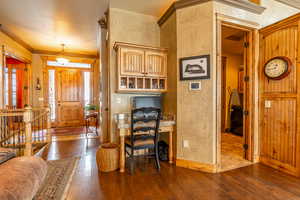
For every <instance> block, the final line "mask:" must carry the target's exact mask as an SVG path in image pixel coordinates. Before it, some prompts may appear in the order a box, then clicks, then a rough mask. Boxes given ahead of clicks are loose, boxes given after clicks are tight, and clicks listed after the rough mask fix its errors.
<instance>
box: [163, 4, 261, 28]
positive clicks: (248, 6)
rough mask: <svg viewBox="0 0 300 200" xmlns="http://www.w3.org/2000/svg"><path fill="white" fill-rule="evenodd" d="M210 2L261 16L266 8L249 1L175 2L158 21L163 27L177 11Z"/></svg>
mask: <svg viewBox="0 0 300 200" xmlns="http://www.w3.org/2000/svg"><path fill="white" fill-rule="evenodd" d="M209 1H215V2H220V3H223V4H226V5H229V6H233V7H236V8H239V9H243V10H246V11H249V12H252V13H255V14H261V13H263V12H264V10H265V9H266V8H264V7H262V6H260V5H257V4H255V3H253V2H250V1H247V0H180V1H175V2H174V3H173V4H172V5H171V6H170V7H169V8H168V10H167V11H166V12H165V13H164V14H163V15H162V17H161V18H160V19H159V20H158V22H157V23H158V25H159V26H161V25H163V24H164V23H165V22H166V21H167V20H168V18H169V17H170V16H171V15H172V14H173V13H174V12H175V11H176V10H177V9H181V8H185V7H190V6H194V5H198V4H202V3H206V2H209Z"/></svg>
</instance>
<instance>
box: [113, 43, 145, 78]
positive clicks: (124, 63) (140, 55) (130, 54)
mask: <svg viewBox="0 0 300 200" xmlns="http://www.w3.org/2000/svg"><path fill="white" fill-rule="evenodd" d="M119 56H120V58H119V59H118V60H119V62H120V63H119V66H120V73H121V75H122V76H126V75H129V76H140V75H144V66H145V51H144V50H139V49H134V48H121V49H120V51H119Z"/></svg>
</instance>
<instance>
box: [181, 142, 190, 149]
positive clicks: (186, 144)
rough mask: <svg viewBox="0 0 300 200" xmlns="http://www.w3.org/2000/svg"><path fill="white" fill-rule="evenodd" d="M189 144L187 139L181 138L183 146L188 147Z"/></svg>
mask: <svg viewBox="0 0 300 200" xmlns="http://www.w3.org/2000/svg"><path fill="white" fill-rule="evenodd" d="M189 147H190V144H189V141H188V140H183V148H189Z"/></svg>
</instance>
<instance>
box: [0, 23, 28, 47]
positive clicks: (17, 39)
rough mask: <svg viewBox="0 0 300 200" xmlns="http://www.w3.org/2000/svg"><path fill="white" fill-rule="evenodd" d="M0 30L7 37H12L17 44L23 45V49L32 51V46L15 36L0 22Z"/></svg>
mask: <svg viewBox="0 0 300 200" xmlns="http://www.w3.org/2000/svg"><path fill="white" fill-rule="evenodd" d="M0 31H1V32H2V33H4V34H5V35H6V36H7V37H9V38H10V39H12V40H13V41H15V42H16V43H18V44H19V45H21V46H22V47H24V48H25V49H27V50H28V51H30V52H31V53H32V51H33V48H32V47H31V46H30V45H29V44H27V43H26V42H24V40H22V39H21V38H19V37H18V36H16V35H15V34H14V33H12V32H10V31H9V30H7V29H6V28H5V27H4V26H3V25H2V24H0Z"/></svg>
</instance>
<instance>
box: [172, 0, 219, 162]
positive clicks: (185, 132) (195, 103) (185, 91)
mask: <svg viewBox="0 0 300 200" xmlns="http://www.w3.org/2000/svg"><path fill="white" fill-rule="evenodd" d="M176 14H177V59H179V58H182V57H190V56H198V55H206V54H209V55H211V60H210V61H211V74H210V75H211V78H210V79H208V80H202V81H201V83H202V89H201V90H200V91H194V92H191V91H189V82H190V81H178V83H177V84H178V97H177V98H178V108H177V109H178V110H177V113H178V121H177V158H178V159H184V160H191V161H197V162H200V163H208V164H211V163H214V157H215V156H214V155H215V147H214V140H215V133H214V125H215V120H214V109H215V107H216V105H215V101H214V89H213V88H214V81H215V71H214V64H215V62H214V60H213V57H212V55H213V41H214V38H213V37H214V33H213V31H214V28H213V24H214V23H213V3H212V2H207V3H204V4H200V5H196V6H193V7H187V8H184V9H179V10H177V13H176ZM184 140H187V141H188V142H189V147H188V148H183V141H184Z"/></svg>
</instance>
